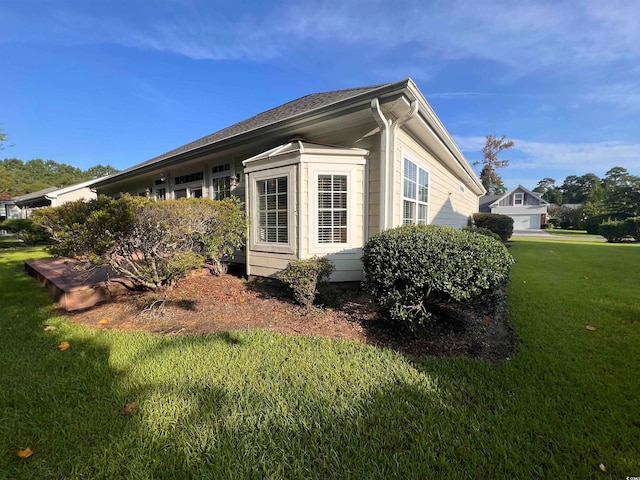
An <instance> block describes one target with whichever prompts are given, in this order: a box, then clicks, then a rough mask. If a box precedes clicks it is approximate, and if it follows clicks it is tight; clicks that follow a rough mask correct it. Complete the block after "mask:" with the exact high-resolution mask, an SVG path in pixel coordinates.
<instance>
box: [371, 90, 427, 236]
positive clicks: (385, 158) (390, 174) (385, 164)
mask: <svg viewBox="0 0 640 480" xmlns="http://www.w3.org/2000/svg"><path fill="white" fill-rule="evenodd" d="M418 105H419V104H418V101H417V100H415V99H414V100H412V101H411V106H410V108H409V111H408V112H407V113H406V114H405V115H403V116H402V117H400V118H399V119H398V120H396V121H392V120H390V119H387V118H386V117H385V116H384V114H383V113H382V110H380V101H379V100H378V99H377V98H374V99H373V100H371V112H372V113H373V118H375V120H376V122H378V125H379V126H380V197H381V198H380V230H381V231H382V230H386V229H388V228H393V221H394V219H395V208H394V207H395V202H394V200H395V198H396V197H395V195H396V191H395V190H396V188H395V164H394V161H395V143H396V135H397V131H398V128H399V127H401V126H402V125H404V124H405V123H407V122H408V121H409V120H411V119H412V118H413V117H415V116H416V115H417V113H418ZM390 167H391V168H390ZM389 184H390V186H389ZM389 213H391V215H389Z"/></svg>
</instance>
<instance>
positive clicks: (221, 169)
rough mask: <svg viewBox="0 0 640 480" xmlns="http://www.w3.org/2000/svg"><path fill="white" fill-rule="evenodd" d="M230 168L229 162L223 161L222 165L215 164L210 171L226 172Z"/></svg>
mask: <svg viewBox="0 0 640 480" xmlns="http://www.w3.org/2000/svg"><path fill="white" fill-rule="evenodd" d="M229 170H231V164H230V163H225V164H224V165H216V166H215V167H213V168H212V169H211V173H220V172H228V171H229Z"/></svg>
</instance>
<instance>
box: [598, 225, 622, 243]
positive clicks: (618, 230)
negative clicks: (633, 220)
mask: <svg viewBox="0 0 640 480" xmlns="http://www.w3.org/2000/svg"><path fill="white" fill-rule="evenodd" d="M598 234H599V235H602V236H603V237H604V238H606V239H607V242H609V243H621V242H623V241H624V239H625V238H626V237H627V236H629V227H628V224H627V223H626V222H625V221H623V220H609V221H607V222H604V223H602V224H600V226H599V227H598Z"/></svg>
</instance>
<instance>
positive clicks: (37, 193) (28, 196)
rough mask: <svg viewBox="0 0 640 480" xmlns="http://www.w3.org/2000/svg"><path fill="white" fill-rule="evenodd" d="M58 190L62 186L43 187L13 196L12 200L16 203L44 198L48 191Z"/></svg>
mask: <svg viewBox="0 0 640 480" xmlns="http://www.w3.org/2000/svg"><path fill="white" fill-rule="evenodd" d="M56 190H60V187H47V188H43V189H42V190H37V191H35V192H31V193H25V194H24V195H20V196H18V197H13V198H12V199H11V200H12V201H13V202H14V203H16V204H19V203H26V202H29V201H31V200H35V199H38V198H44V197H45V196H46V195H47V194H48V193H51V192H55V191H56Z"/></svg>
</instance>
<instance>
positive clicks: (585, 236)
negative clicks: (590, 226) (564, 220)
mask: <svg viewBox="0 0 640 480" xmlns="http://www.w3.org/2000/svg"><path fill="white" fill-rule="evenodd" d="M546 231H547V232H549V233H550V234H552V235H561V236H563V237H571V238H573V239H575V240H591V241H596V242H606V240H605V238H604V237H603V236H602V235H594V234H591V233H587V231H586V230H563V229H560V228H554V229H553V230H546Z"/></svg>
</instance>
